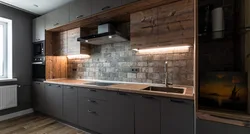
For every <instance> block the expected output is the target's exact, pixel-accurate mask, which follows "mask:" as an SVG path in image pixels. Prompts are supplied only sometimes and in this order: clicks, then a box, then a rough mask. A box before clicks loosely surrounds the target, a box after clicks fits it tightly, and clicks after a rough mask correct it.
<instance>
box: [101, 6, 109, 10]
mask: <svg viewBox="0 0 250 134" xmlns="http://www.w3.org/2000/svg"><path fill="white" fill-rule="evenodd" d="M110 8H111V7H110V6H106V7H104V8H102V11H104V10H107V9H110Z"/></svg>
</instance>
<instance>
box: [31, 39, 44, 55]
mask: <svg viewBox="0 0 250 134" xmlns="http://www.w3.org/2000/svg"><path fill="white" fill-rule="evenodd" d="M33 52H34V56H44V55H45V41H39V42H34V43H33Z"/></svg>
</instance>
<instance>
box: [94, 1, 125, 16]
mask: <svg viewBox="0 0 250 134" xmlns="http://www.w3.org/2000/svg"><path fill="white" fill-rule="evenodd" d="M91 2H92V4H91V7H92V14H96V13H99V12H102V11H106V10H109V9H112V8H115V7H118V6H121V5H122V1H121V0H91Z"/></svg>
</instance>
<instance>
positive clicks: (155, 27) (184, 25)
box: [130, 0, 194, 49]
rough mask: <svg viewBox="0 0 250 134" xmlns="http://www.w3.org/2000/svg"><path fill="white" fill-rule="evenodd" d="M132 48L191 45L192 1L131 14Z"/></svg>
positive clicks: (182, 1) (192, 40)
mask: <svg viewBox="0 0 250 134" xmlns="http://www.w3.org/2000/svg"><path fill="white" fill-rule="evenodd" d="M130 19H131V20H130V22H131V24H130V31H131V45H132V48H137V49H143V48H153V47H158V46H169V45H179V44H189V45H193V44H194V0H180V1H178V2H174V3H171V4H167V5H163V6H159V7H156V8H152V9H149V10H144V11H140V12H136V13H133V14H131V16H130Z"/></svg>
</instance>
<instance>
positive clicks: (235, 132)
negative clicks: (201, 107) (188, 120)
mask: <svg viewBox="0 0 250 134" xmlns="http://www.w3.org/2000/svg"><path fill="white" fill-rule="evenodd" d="M249 133H250V128H247V127H240V126H236V125H229V124H223V123H219V122H212V121H206V120H201V119H197V120H196V134H249Z"/></svg>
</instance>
